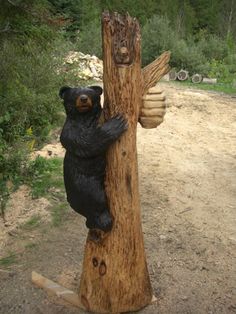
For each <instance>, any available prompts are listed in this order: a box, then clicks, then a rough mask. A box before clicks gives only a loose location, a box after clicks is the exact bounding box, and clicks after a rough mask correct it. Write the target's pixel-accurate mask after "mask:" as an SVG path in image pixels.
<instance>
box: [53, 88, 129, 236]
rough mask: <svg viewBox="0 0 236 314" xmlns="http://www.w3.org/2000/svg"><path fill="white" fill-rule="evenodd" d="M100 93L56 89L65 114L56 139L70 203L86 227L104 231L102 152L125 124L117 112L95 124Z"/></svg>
mask: <svg viewBox="0 0 236 314" xmlns="http://www.w3.org/2000/svg"><path fill="white" fill-rule="evenodd" d="M101 94H102V88H101V87H100V86H89V87H86V88H80V87H78V88H71V87H67V86H65V87H62V88H61V89H60V92H59V95H60V97H61V98H62V99H63V100H64V106H65V111H66V115H67V117H66V121H65V124H64V126H63V129H62V133H61V136H60V141H61V143H62V145H63V147H64V148H65V149H66V154H65V158H64V183H65V188H66V194H67V200H68V202H69V204H70V206H71V207H72V208H73V209H74V210H75V211H76V212H78V213H79V214H81V215H83V216H85V217H86V218H87V220H86V226H87V227H88V228H89V229H100V230H103V231H104V232H108V231H110V230H111V228H112V217H111V214H110V212H109V208H108V204H107V198H106V194H105V189H104V177H105V167H106V155H105V154H106V151H107V149H108V147H109V146H110V145H111V144H112V143H113V142H114V141H115V140H117V139H118V138H119V137H120V136H121V134H122V133H123V132H124V131H125V130H126V129H127V127H128V124H127V121H126V120H125V119H124V118H123V117H122V116H121V115H117V116H115V117H113V118H111V119H109V120H108V121H106V122H105V123H104V124H103V125H99V118H100V115H101V113H102V108H101V104H100V96H101Z"/></svg>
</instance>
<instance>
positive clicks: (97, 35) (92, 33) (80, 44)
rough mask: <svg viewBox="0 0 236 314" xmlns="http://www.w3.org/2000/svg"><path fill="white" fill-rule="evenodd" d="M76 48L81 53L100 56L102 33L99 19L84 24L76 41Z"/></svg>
mask: <svg viewBox="0 0 236 314" xmlns="http://www.w3.org/2000/svg"><path fill="white" fill-rule="evenodd" d="M77 48H78V50H79V51H81V52H83V53H89V54H91V55H96V56H97V57H99V58H101V57H102V35H101V26H100V23H99V21H92V22H90V23H88V24H87V25H86V26H84V29H83V31H82V32H81V33H80V35H79V38H78V41H77Z"/></svg>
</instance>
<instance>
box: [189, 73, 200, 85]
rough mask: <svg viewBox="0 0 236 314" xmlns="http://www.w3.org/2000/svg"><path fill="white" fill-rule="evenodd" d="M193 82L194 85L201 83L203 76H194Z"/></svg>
mask: <svg viewBox="0 0 236 314" xmlns="http://www.w3.org/2000/svg"><path fill="white" fill-rule="evenodd" d="M191 81H192V82H193V83H195V84H198V83H201V81H202V75H201V74H198V73H196V74H194V75H193V76H192V78H191Z"/></svg>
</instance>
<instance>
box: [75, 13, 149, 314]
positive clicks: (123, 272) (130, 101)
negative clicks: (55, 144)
mask: <svg viewBox="0 0 236 314" xmlns="http://www.w3.org/2000/svg"><path fill="white" fill-rule="evenodd" d="M102 24H103V58H104V114H105V118H106V119H108V118H109V117H111V116H114V115H115V114H117V113H121V114H123V115H124V116H125V117H126V119H127V120H128V123H129V128H128V130H127V131H126V132H125V134H124V135H123V136H122V137H121V138H120V140H118V141H117V142H116V143H115V144H114V145H113V146H112V147H111V149H110V150H109V152H108V154H107V169H106V193H107V196H108V201H109V206H110V210H111V213H112V215H113V217H114V226H113V229H112V231H111V232H110V234H109V235H107V236H105V237H101V236H100V238H99V239H98V242H97V243H96V242H95V241H94V240H92V239H91V232H90V236H89V237H88V240H87V243H86V248H85V256H84V264H83V273H82V277H81V282H80V290H79V297H80V298H81V302H82V303H83V305H84V306H85V308H86V309H88V310H90V311H92V312H99V313H121V312H127V311H136V310H139V309H141V308H142V307H144V306H146V305H147V304H149V303H150V302H151V299H152V289H151V284H150V280H149V275H148V270H147V264H146V257H145V252H144V243H143V234H142V226H141V217H140V201H139V191H138V172H137V152H136V128H137V122H138V116H139V108H140V107H141V102H142V88H143V86H142V73H141V58H140V29H139V24H138V22H137V21H136V20H135V19H132V18H131V17H130V16H128V15H126V16H120V15H118V14H109V13H104V14H103V17H102Z"/></svg>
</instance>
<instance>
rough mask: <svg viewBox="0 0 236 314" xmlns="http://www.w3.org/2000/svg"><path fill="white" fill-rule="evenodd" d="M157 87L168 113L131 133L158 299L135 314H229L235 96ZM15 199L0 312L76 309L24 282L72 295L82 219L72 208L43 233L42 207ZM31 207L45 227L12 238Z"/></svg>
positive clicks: (234, 245) (234, 297) (233, 273)
mask: <svg viewBox="0 0 236 314" xmlns="http://www.w3.org/2000/svg"><path fill="white" fill-rule="evenodd" d="M162 87H163V88H164V90H165V91H166V95H167V99H168V107H169V108H168V110H167V114H166V118H165V121H164V123H163V124H162V125H161V126H159V127H158V128H157V129H153V130H145V129H142V128H141V127H139V128H138V158H139V176H140V194H141V202H142V216H143V230H144V236H145V247H146V253H147V261H148V266H149V272H150V277H151V281H152V286H153V290H154V294H155V295H156V296H157V298H158V302H157V304H154V305H151V306H149V307H147V308H145V309H144V310H142V311H140V313H143V314H154V313H160V314H168V313H169V314H175V313H179V314H185V313H186V314H187V313H193V314H198V313H199V314H200V313H209V314H211V313H212V314H213V313H214V314H222V313H236V99H235V98H232V97H229V96H225V95H222V94H216V93H211V92H204V91H198V90H190V89H186V88H182V87H181V86H177V87H176V86H175V85H171V84H167V83H163V84H162ZM56 147H57V145H56ZM51 150H52V151H53V150H54V149H53V148H52V147H50V153H49V155H50V154H51V155H54V154H53V153H51ZM44 151H45V150H44ZM46 151H48V150H47V149H46ZM59 151H60V150H59ZM62 153H63V152H62V151H61V152H60V153H56V155H60V154H62ZM16 193H18V194H16V195H17V197H14V202H13V203H10V205H9V206H10V208H8V211H9V217H13V218H14V217H15V221H14V224H15V230H14V229H13V228H12V227H11V226H12V224H13V222H12V223H9V224H8V225H6V226H4V224H3V222H1V223H0V228H1V230H2V231H1V232H2V238H1V246H0V250H1V251H0V257H1V256H5V255H6V254H7V253H8V254H9V253H10V252H12V251H14V252H16V251H17V252H18V254H19V256H20V257H19V260H18V262H17V263H16V264H14V265H13V266H11V267H9V268H4V267H1V266H0V313H1V314H5V313H14V314H20V313H25V314H39V313H44V314H47V313H48V314H56V313H57V314H73V313H84V312H83V311H82V310H78V309H75V308H72V307H69V308H68V307H65V306H64V305H62V304H60V303H59V302H57V301H56V300H55V299H50V298H48V297H47V296H46V294H45V292H43V291H41V290H39V289H37V288H35V287H34V286H33V285H32V283H31V281H30V276H31V271H32V270H35V271H38V272H39V273H41V274H43V275H45V276H47V277H48V278H50V279H52V280H55V281H57V282H60V283H62V284H64V285H65V286H68V287H69V288H72V289H74V290H75V289H76V284H77V281H78V279H79V274H80V272H81V265H82V259H83V247H84V243H85V238H86V228H85V227H84V219H83V218H82V217H80V216H78V215H76V214H75V213H74V212H72V210H71V211H69V213H68V215H67V217H66V218H67V221H66V222H65V223H64V224H63V225H62V226H61V227H59V228H48V227H47V219H48V217H47V214H46V212H47V207H48V201H47V200H45V199H41V200H33V201H32V200H31V199H30V197H29V195H28V190H27V188H25V187H23V188H22V189H21V190H20V192H19V191H18V192H16ZM16 195H14V196H16ZM37 208H38V209H39V211H38V212H39V213H40V214H41V215H42V216H44V217H46V218H45V229H44V230H43V232H42V231H40V232H39V231H32V233H31V234H29V233H27V234H25V233H21V231H20V230H19V228H17V223H19V224H20V223H22V220H20V219H23V218H22V217H23V216H24V214H27V215H28V213H29V212H30V211H32V213H34V210H35V209H37ZM25 209H27V210H26V212H24V210H25ZM15 213H18V214H17V215H15ZM19 217H20V218H19ZM9 220H10V218H9ZM12 220H14V219H12ZM7 228H11V229H10V232H9V229H7ZM3 230H4V231H3ZM0 235H1V233H0ZM30 243H32V244H33V245H31V246H30V245H29V244H30ZM25 244H28V247H31V248H30V249H26V246H25Z"/></svg>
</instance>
